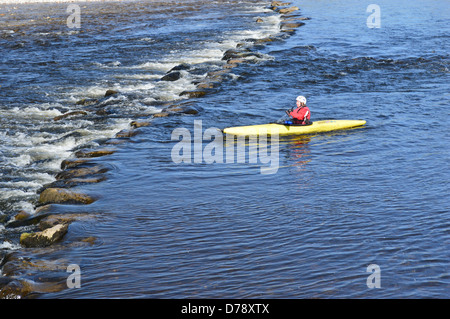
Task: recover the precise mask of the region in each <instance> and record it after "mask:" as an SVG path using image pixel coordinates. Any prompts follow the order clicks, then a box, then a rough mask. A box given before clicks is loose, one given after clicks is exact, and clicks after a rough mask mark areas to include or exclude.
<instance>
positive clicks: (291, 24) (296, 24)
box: [280, 22, 305, 30]
mask: <svg viewBox="0 0 450 319" xmlns="http://www.w3.org/2000/svg"><path fill="white" fill-rule="evenodd" d="M302 25H305V24H304V23H303V22H284V23H281V24H280V28H281V30H292V29H295V28H298V27H301V26H302Z"/></svg>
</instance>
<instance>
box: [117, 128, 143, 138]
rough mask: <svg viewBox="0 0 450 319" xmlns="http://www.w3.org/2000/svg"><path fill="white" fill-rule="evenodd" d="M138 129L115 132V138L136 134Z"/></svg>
mask: <svg viewBox="0 0 450 319" xmlns="http://www.w3.org/2000/svg"><path fill="white" fill-rule="evenodd" d="M137 134H138V131H135V130H122V131H120V132H118V133H117V134H116V138H130V137H133V136H136V135H137Z"/></svg>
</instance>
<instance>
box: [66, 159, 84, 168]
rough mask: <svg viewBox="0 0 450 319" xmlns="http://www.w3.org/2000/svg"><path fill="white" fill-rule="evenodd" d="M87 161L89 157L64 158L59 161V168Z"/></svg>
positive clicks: (75, 165) (78, 164)
mask: <svg viewBox="0 0 450 319" xmlns="http://www.w3.org/2000/svg"><path fill="white" fill-rule="evenodd" d="M88 161H89V159H84V158H75V159H66V160H64V161H62V162H61V169H67V168H74V167H78V166H80V165H82V164H85V163H87V162H88Z"/></svg>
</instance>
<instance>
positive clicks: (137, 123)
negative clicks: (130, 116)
mask: <svg viewBox="0 0 450 319" xmlns="http://www.w3.org/2000/svg"><path fill="white" fill-rule="evenodd" d="M149 125H152V123H151V122H149V121H132V122H131V123H130V126H131V127H134V128H139V127H143V126H149Z"/></svg>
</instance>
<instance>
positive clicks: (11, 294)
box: [0, 279, 32, 299]
mask: <svg viewBox="0 0 450 319" xmlns="http://www.w3.org/2000/svg"><path fill="white" fill-rule="evenodd" d="M31 292H32V289H31V286H30V285H29V284H28V283H27V282H26V281H19V280H16V279H14V280H12V281H10V282H9V283H8V284H7V285H5V286H4V287H2V288H1V289H0V299H18V298H23V297H26V296H27V295H29V294H30V293H31Z"/></svg>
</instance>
